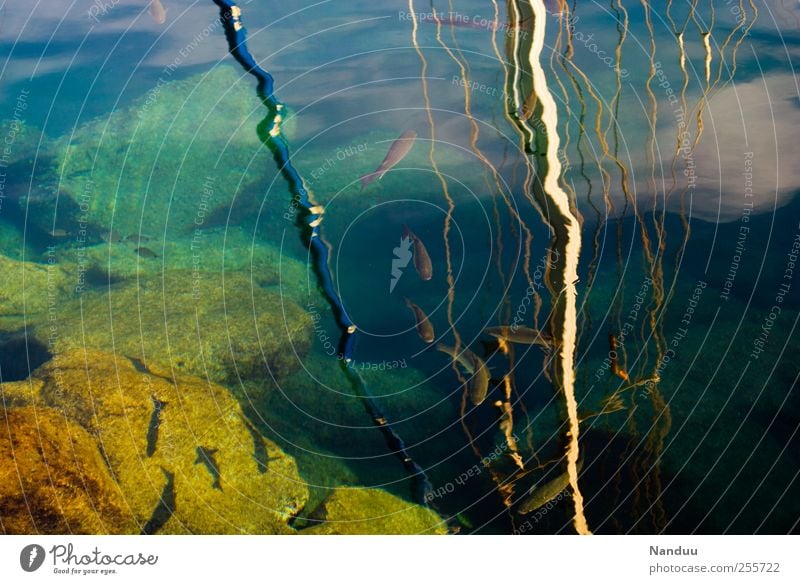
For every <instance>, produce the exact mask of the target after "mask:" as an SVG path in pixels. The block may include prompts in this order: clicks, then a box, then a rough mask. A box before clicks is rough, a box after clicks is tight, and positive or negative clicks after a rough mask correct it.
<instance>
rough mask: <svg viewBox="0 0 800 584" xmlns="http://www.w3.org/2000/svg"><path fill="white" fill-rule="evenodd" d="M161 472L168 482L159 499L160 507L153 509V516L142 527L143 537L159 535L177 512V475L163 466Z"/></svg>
mask: <svg viewBox="0 0 800 584" xmlns="http://www.w3.org/2000/svg"><path fill="white" fill-rule="evenodd" d="M161 472H163V473H164V477H166V479H167V482H166V483H165V484H164V488H163V489H162V490H161V497H160V498H159V499H158V505H156V508H155V509H153V514H152V515H151V516H150V519H149V520H148V521H147V523H145V525H144V527H142V532H141V534H142V535H153V534H154V533H157V532H158V530H159V529H161V528H162V527H164V525H165V524H166V523H167V521H169V518H170V517H172V514H173V513H174V512H175V473H171V472H169V471H168V470H167V469H165V468H164V467H163V466H162V467H161Z"/></svg>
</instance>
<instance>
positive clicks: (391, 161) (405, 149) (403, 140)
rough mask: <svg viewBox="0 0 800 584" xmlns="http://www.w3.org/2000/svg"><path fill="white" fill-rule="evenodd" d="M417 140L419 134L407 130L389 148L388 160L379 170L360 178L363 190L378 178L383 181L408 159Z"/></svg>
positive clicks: (385, 159)
mask: <svg viewBox="0 0 800 584" xmlns="http://www.w3.org/2000/svg"><path fill="white" fill-rule="evenodd" d="M416 139H417V133H416V132H415V131H414V130H406V131H405V132H403V133H402V134H401V135H400V137H399V138H398V139H397V140H395V141H394V142H393V143H392V145H391V146H390V147H389V152H388V153H387V154H386V158H384V159H383V162H381V163H380V165H379V166H378V168H376V169H375V171H374V172H370V173H368V174H365V175H364V176H362V177H360V178H359V180H360V181H361V188H362V189H363V188H365V187H367V186H368V185H369V184H370V183H371V182H372V181H374V180H375V179H376V178H377V179H378V180H381V179H382V178H383V175H384V174H386V173H387V172H389V170H391V168H392V167H393V166H394V165H395V164H397V163H398V162H400V161H401V160H403V158H405V157H406V154H408V153H409V151H410V150H411V147H412V146H413V145H414V140H416Z"/></svg>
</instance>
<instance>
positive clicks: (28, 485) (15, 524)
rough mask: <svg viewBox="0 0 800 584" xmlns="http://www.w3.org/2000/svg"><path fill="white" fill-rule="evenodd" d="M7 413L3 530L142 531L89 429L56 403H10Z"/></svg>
mask: <svg viewBox="0 0 800 584" xmlns="http://www.w3.org/2000/svg"><path fill="white" fill-rule="evenodd" d="M25 385H27V384H25ZM4 389H5V387H4ZM19 389H22V388H19ZM3 393H5V392H3ZM5 414H6V416H5V418H6V420H5V421H6V423H5V424H3V430H2V431H1V432H0V459H2V460H3V464H2V465H0V531H2V532H3V533H6V534H25V533H44V534H56V533H71V534H107V533H135V532H136V531H138V529H137V521H136V518H135V516H134V514H133V513H132V511H131V509H130V508H129V507H128V502H127V501H126V497H125V496H124V495H123V493H122V492H121V490H120V488H119V487H118V486H117V485H116V484H115V483H114V480H113V478H112V477H111V475H110V474H109V472H108V468H106V465H105V461H104V460H103V457H102V456H101V455H100V451H99V450H98V449H97V444H96V442H95V439H94V437H93V436H92V435H91V434H90V433H89V432H88V431H87V430H86V429H84V428H83V427H81V426H80V425H79V424H77V423H75V422H74V421H72V420H70V419H68V418H67V417H65V416H64V414H63V413H62V412H60V411H58V410H57V409H53V408H46V407H30V406H29V407H19V408H9V409H8V410H7V411H6V412H5Z"/></svg>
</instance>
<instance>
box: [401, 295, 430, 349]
mask: <svg viewBox="0 0 800 584" xmlns="http://www.w3.org/2000/svg"><path fill="white" fill-rule="evenodd" d="M404 300H405V302H406V306H408V308H410V309H411V312H413V313H414V318H415V319H416V321H417V333H419V338H421V339H422V340H423V341H425V342H426V343H432V342H433V339H434V338H435V335H434V332H433V325H432V324H431V321H430V319H429V318H428V315H427V314H425V311H423V310H422V309H421V308H420V307H419V306H417V305H416V304H414V303H413V302H411V301H410V300H409V299H408V298H404Z"/></svg>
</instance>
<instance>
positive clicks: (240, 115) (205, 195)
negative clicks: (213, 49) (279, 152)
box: [56, 65, 290, 234]
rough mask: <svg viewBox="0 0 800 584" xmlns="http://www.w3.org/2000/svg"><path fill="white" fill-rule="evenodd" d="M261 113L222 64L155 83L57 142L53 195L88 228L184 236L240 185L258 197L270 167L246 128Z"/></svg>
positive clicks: (245, 84) (240, 190)
mask: <svg viewBox="0 0 800 584" xmlns="http://www.w3.org/2000/svg"><path fill="white" fill-rule="evenodd" d="M262 117H263V107H262V105H261V103H260V102H259V100H258V97H257V95H256V93H255V91H254V89H253V85H252V83H251V81H250V79H249V78H243V77H242V76H241V75H240V74H239V73H238V72H237V70H236V69H235V68H233V67H232V66H227V65H219V66H216V67H214V68H212V69H211V70H210V71H208V72H207V73H202V74H198V75H195V76H193V77H189V78H187V79H184V80H179V81H171V82H168V83H163V84H162V83H159V85H158V86H157V87H156V88H154V89H153V90H151V91H150V92H148V94H147V95H146V96H144V97H143V98H141V99H140V100H139V101H138V102H137V103H135V104H134V105H132V106H130V107H128V108H121V109H119V110H116V111H114V112H112V113H110V114H109V115H108V116H105V117H102V118H99V119H97V120H93V121H90V122H87V123H85V124H83V125H82V126H80V127H79V128H78V129H77V130H76V131H75V133H74V135H67V136H65V137H63V138H62V139H60V140H59V141H57V146H56V150H57V160H58V170H59V175H60V176H61V177H62V180H61V183H60V192H61V193H62V195H66V196H67V197H69V198H71V199H72V200H73V201H74V202H76V203H77V204H78V205H79V207H80V211H81V212H82V213H85V214H86V217H87V218H88V221H89V223H91V224H93V225H96V226H101V227H104V228H106V229H108V228H110V227H111V226H112V223H113V228H114V229H115V230H119V231H121V232H134V233H135V232H137V231H139V230H140V227H141V226H143V228H144V229H146V230H149V231H151V232H152V233H158V234H163V233H165V231H167V230H169V232H170V233H187V232H191V231H193V230H194V228H195V227H196V226H200V225H203V224H204V223H206V222H207V221H208V220H209V218H210V217H211V216H212V215H213V214H214V212H215V210H218V209H219V210H223V211H224V212H223V213H221V218H222V219H224V217H225V216H226V215H227V209H228V208H229V207H230V205H231V203H232V202H233V201H234V199H235V198H237V197H246V196H247V195H246V192H247V191H248V189H251V188H253V189H254V191H253V192H258V193H259V197H261V196H263V187H262V186H261V185H264V184H268V183H269V178H270V176H271V174H270V173H273V174H274V163H273V161H272V157H271V155H270V154H269V152H268V151H267V149H266V148H264V146H263V144H262V143H261V141H260V139H259V137H258V135H257V132H256V126H257V124H258V123H259V122H260V121H261V118H262ZM280 189H283V184H282V183H279V189H278V190H279V192H280V193H281V194H278V193H277V192H275V191H274V190H273V191H272V192H270V194H269V196H278V197H281V196H282V194H283V193H284V192H288V191H284V190H280ZM285 200H286V201H287V203H288V201H289V200H290V197H289V196H288V195H287V196H286V198H285ZM76 219H77V216H76ZM112 220H113V221H112Z"/></svg>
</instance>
